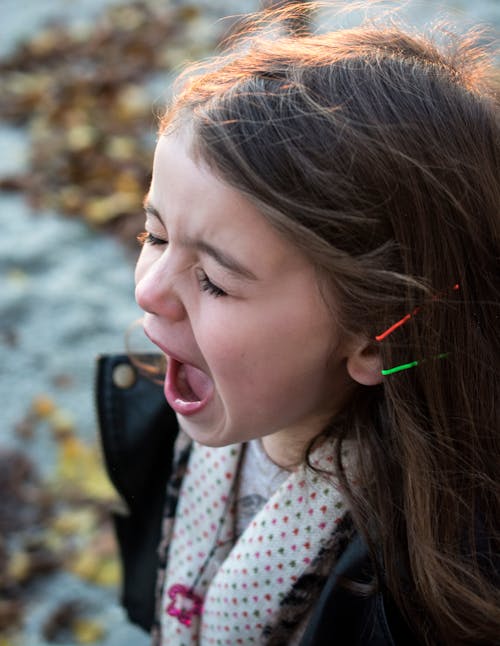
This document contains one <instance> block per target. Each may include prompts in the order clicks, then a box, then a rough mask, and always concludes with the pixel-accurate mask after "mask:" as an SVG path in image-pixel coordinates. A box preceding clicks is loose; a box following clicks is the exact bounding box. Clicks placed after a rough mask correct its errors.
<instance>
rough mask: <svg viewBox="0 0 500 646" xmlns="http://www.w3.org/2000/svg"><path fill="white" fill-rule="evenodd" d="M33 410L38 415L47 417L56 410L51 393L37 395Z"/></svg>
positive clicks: (32, 404) (32, 405) (32, 406)
mask: <svg viewBox="0 0 500 646" xmlns="http://www.w3.org/2000/svg"><path fill="white" fill-rule="evenodd" d="M31 410H32V411H33V413H34V414H35V415H36V416H37V417H41V418H47V417H49V415H52V414H53V413H54V412H55V410H56V405H55V402H54V400H53V399H52V397H50V396H49V395H37V396H36V397H35V398H34V399H33V402H32V403H31Z"/></svg>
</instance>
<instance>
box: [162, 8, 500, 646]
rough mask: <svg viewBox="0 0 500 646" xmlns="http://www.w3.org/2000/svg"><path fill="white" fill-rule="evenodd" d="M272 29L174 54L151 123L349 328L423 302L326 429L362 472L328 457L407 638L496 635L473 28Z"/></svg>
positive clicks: (487, 310) (492, 366)
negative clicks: (351, 449) (289, 245)
mask: <svg viewBox="0 0 500 646" xmlns="http://www.w3.org/2000/svg"><path fill="white" fill-rule="evenodd" d="M294 11H299V9H295V10H294ZM287 15H288V17H290V13H288V14H287ZM281 17H282V16H281ZM272 33H273V37H272V38H268V37H265V36H261V37H259V36H255V35H252V36H251V38H250V39H247V40H246V41H245V42H244V45H243V46H242V47H239V48H233V49H232V50H230V51H229V52H227V53H226V54H224V55H222V56H220V57H218V58H216V59H215V60H214V61H212V62H211V63H210V64H208V66H207V65H205V66H204V69H203V70H202V69H201V68H195V69H194V70H191V73H190V75H189V76H188V77H186V78H187V81H186V79H184V85H183V87H182V89H181V90H180V93H179V95H178V96H177V97H176V99H175V100H174V103H173V105H172V107H171V108H170V110H169V111H168V112H167V114H166V116H165V118H164V120H163V124H162V131H163V132H164V131H168V130H169V129H175V128H177V127H184V126H185V127H188V128H189V129H190V131H191V132H192V133H193V141H194V151H195V153H196V154H198V155H200V156H201V158H202V159H203V160H204V161H205V162H206V163H208V164H209V165H210V166H211V167H212V168H213V169H214V170H215V171H216V172H217V173H218V174H220V175H221V176H222V177H223V178H224V179H225V180H226V181H227V182H229V183H230V184H232V185H234V186H235V187H237V188H238V189H239V190H240V191H243V192H244V193H245V194H247V195H248V196H249V197H250V199H251V200H253V201H254V203H256V204H257V205H258V206H259V208H260V209H261V211H262V212H263V213H264V215H265V216H266V217H267V218H268V219H269V221H270V222H271V223H272V224H273V225H274V226H276V227H277V228H278V229H279V230H280V231H282V232H283V234H284V235H286V236H289V237H290V238H291V239H292V240H293V241H294V243H295V244H296V245H297V247H299V248H300V249H302V250H303V251H304V252H305V253H306V254H307V255H308V256H309V257H310V258H311V259H312V261H313V262H314V263H315V265H316V266H317V268H318V271H319V273H320V275H321V276H324V277H326V278H327V280H328V281H329V284H330V285H331V287H332V289H333V291H334V294H335V298H336V302H338V303H340V316H341V320H340V324H341V325H342V326H343V328H344V329H345V331H346V333H353V334H364V335H366V336H367V337H368V338H374V337H375V335H376V334H377V333H380V332H382V331H383V330H385V329H386V328H388V327H389V326H390V325H391V324H392V323H394V322H395V321H397V320H398V319H399V318H401V317H402V316H403V315H405V314H406V313H409V312H412V311H413V310H414V309H415V307H417V306H419V307H420V309H419V312H418V314H416V315H415V316H414V317H412V319H411V320H410V321H409V322H408V323H406V324H405V325H404V326H402V327H400V328H399V329H398V330H397V331H395V332H394V333H393V334H391V335H390V336H388V337H387V338H386V339H384V340H383V341H382V342H381V343H380V344H376V343H375V342H374V346H377V347H378V349H379V351H380V355H381V358H382V361H383V365H384V367H392V366H395V365H398V364H402V363H406V362H408V361H412V360H415V359H418V360H421V359H426V361H425V362H422V363H421V364H420V365H419V366H418V368H414V369H410V370H405V371H401V372H398V373H396V374H392V375H389V376H387V377H385V379H384V382H383V384H381V385H380V386H376V387H370V388H368V387H361V386H360V387H359V389H358V391H357V392H356V394H355V396H354V399H353V401H352V402H351V403H350V404H349V406H348V409H347V410H346V411H345V412H344V413H343V414H342V416H340V417H339V418H337V419H335V420H334V421H333V422H332V425H331V428H330V429H329V432H330V433H335V434H336V436H337V437H339V438H340V439H341V440H342V439H345V438H355V439H356V443H355V444H356V446H357V447H358V448H357V451H358V453H359V474H358V480H359V484H360V485H361V486H360V487H359V488H358V487H356V489H353V488H350V487H349V483H348V481H347V477H346V474H345V473H344V469H343V466H342V461H341V457H340V456H341V451H340V449H341V444H342V442H338V443H337V446H338V454H337V463H338V468H339V474H340V477H341V478H342V480H343V482H344V485H345V486H346V488H347V490H348V491H349V496H350V498H351V504H352V514H353V517H354V520H355V522H356V524H357V526H358V528H359V529H360V530H361V531H362V532H363V534H364V536H365V537H366V538H367V540H368V541H369V542H370V544H371V545H373V546H375V548H374V549H375V550H376V551H377V556H378V558H379V559H381V562H382V563H383V569H384V579H385V581H386V583H387V585H388V587H389V589H390V590H391V592H392V594H393V596H394V598H395V600H396V602H397V604H398V606H399V607H400V608H401V610H402V611H403V612H404V613H405V615H406V616H407V617H408V618H409V619H410V621H411V623H412V625H413V627H414V629H415V631H421V635H420V637H421V639H422V640H423V641H424V642H425V643H427V644H432V643H439V644H453V645H454V646H456V645H458V644H481V643H493V642H496V641H497V640H498V636H499V635H500V594H499V587H498V572H497V573H496V576H495V573H494V575H493V576H492V569H493V570H494V568H495V563H494V562H493V559H494V558H495V555H496V559H497V562H496V567H498V549H499V547H500V539H499V519H500V505H499V499H500V496H499V478H498V469H499V462H498V459H499V456H500V432H499V430H500V425H499V404H498V402H499V401H500V393H499V379H498V365H499V360H500V335H499V333H498V325H499V318H498V306H499V282H498V260H499V255H500V244H499V242H500V217H499V205H500V180H499V178H500V172H499V171H500V148H499V144H500V124H499V115H498V104H497V103H496V100H495V92H494V88H493V85H492V81H491V74H490V71H489V67H488V64H487V58H486V55H485V53H484V52H483V51H482V50H481V48H480V47H478V46H477V44H476V38H475V37H474V36H473V35H470V34H469V35H468V36H463V37H460V38H456V37H453V36H450V35H448V38H447V39H445V40H446V42H443V43H441V44H439V45H438V44H436V42H434V40H433V39H427V38H424V37H423V36H419V35H410V34H409V33H408V32H406V31H403V30H401V29H399V28H397V27H395V26H391V27H389V28H387V27H378V26H376V25H373V24H372V25H370V26H362V27H359V28H356V29H349V30H341V31H336V32H333V33H329V34H324V35H312V36H311V35H303V36H302V37H294V36H290V35H286V34H285V35H283V33H282V34H281V35H278V34H277V33H276V31H274V32H272ZM456 283H459V285H460V289H459V290H458V291H454V290H453V289H452V288H453V286H454V285H455V284H456ZM442 353H448V356H447V357H446V358H443V359H434V357H437V356H438V355H440V354H442ZM490 559H491V560H490ZM402 568H406V569H407V572H408V573H409V578H408V580H407V581H404V582H403V579H402V576H401V571H402ZM495 578H496V579H497V580H492V579H495ZM423 618H424V619H423Z"/></svg>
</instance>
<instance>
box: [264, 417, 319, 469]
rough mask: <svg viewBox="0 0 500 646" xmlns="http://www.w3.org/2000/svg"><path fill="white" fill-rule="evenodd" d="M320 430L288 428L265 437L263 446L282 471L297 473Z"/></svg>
mask: <svg viewBox="0 0 500 646" xmlns="http://www.w3.org/2000/svg"><path fill="white" fill-rule="evenodd" d="M322 428H323V425H322V426H321V427H320V430H317V428H316V425H315V430H314V431H313V430H310V429H309V430H305V429H304V428H286V429H283V430H281V431H276V432H275V433H271V435H265V436H264V437H263V438H261V439H262V446H263V447H264V451H265V452H266V454H267V456H268V457H269V459H270V460H272V461H273V462H274V464H276V465H278V466H279V467H281V468H282V469H286V470H287V471H296V470H297V469H298V467H299V466H300V465H301V464H302V463H303V462H304V459H305V456H306V451H307V447H308V446H309V444H310V443H311V442H312V440H313V439H314V438H315V437H317V436H318V435H319V433H320V432H321V429H322Z"/></svg>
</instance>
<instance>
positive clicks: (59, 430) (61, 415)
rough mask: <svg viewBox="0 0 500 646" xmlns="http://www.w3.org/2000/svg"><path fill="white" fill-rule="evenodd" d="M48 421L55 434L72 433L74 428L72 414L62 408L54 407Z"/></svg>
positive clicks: (64, 434)
mask: <svg viewBox="0 0 500 646" xmlns="http://www.w3.org/2000/svg"><path fill="white" fill-rule="evenodd" d="M49 423H50V427H51V430H52V432H53V433H54V435H56V436H61V437H62V436H66V435H68V434H72V433H73V432H74V430H75V420H74V419H73V415H72V414H71V413H70V412H68V411H66V410H63V409H62V408H56V409H55V410H54V411H53V412H52V414H51V415H50V417H49Z"/></svg>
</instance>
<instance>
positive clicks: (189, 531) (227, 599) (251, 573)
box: [153, 439, 352, 646]
mask: <svg viewBox="0 0 500 646" xmlns="http://www.w3.org/2000/svg"><path fill="white" fill-rule="evenodd" d="M183 442H184V445H182V443H183ZM180 444H181V447H180V448H179V449H178V461H177V462H178V463H177V473H176V477H174V479H173V481H172V482H173V485H172V484H171V487H172V486H173V493H174V494H176V493H180V495H179V496H178V504H177V496H176V495H173V496H171V498H170V500H167V508H168V509H167V519H166V523H165V527H164V536H163V544H162V547H161V553H162V556H163V560H164V563H165V565H166V569H165V572H164V574H165V576H164V577H163V576H162V577H160V579H159V586H160V587H161V591H160V590H158V592H159V593H160V595H159V602H160V603H159V604H158V611H159V613H158V619H159V625H158V626H157V629H156V630H155V631H154V633H153V637H154V642H153V643H155V644H158V645H159V644H161V646H167V644H168V645H169V646H195V645H199V644H201V645H202V646H208V645H211V644H214V645H219V644H228V645H234V644H266V645H268V646H271V645H273V644H274V645H278V644H283V643H289V640H290V639H291V637H292V636H293V635H294V634H296V632H297V629H298V628H299V626H300V624H301V622H302V621H303V619H304V618H305V617H306V616H307V613H308V612H309V611H310V608H311V606H312V604H313V602H314V600H315V599H316V598H317V595H318V593H319V591H320V589H321V587H322V585H323V583H324V581H325V579H326V577H327V575H328V573H329V571H330V569H331V567H332V565H333V563H334V562H335V561H336V560H337V558H338V556H339V554H340V553H341V551H342V550H343V549H344V547H345V545H346V544H347V542H348V540H349V538H350V536H351V535H352V523H351V522H350V520H349V517H348V515H346V510H345V508H344V503H343V500H342V496H341V494H340V492H339V489H338V488H337V487H336V486H335V481H334V480H333V478H332V477H331V476H328V478H327V477H325V476H324V475H323V474H322V473H321V470H324V471H331V468H332V464H331V455H332V451H331V447H329V449H330V450H329V451H327V450H325V448H323V449H317V450H316V451H315V452H314V453H313V455H312V460H311V463H312V465H313V466H314V467H315V468H316V469H318V471H314V470H311V469H310V468H307V467H306V466H304V467H301V468H299V469H298V470H297V471H295V472H293V473H291V474H290V476H289V477H288V479H287V480H286V481H285V482H284V483H283V484H282V485H281V486H280V487H279V489H278V490H277V491H276V492H275V494H274V495H273V496H272V497H271V498H270V499H269V500H268V502H267V503H266V505H265V506H264V507H263V508H262V509H261V510H260V511H259V512H258V513H257V514H256V516H255V517H254V519H253V520H252V522H251V523H250V525H249V526H248V527H247V528H246V530H245V531H244V532H243V534H242V535H241V536H240V537H238V538H236V537H235V515H234V514H235V504H233V503H234V500H233V499H234V492H235V489H236V484H237V477H238V466H239V464H240V456H241V451H242V446H240V445H235V446H228V447H221V448H207V447H203V446H201V445H199V444H197V443H192V446H191V450H190V455H189V459H188V460H187V459H186V458H187V444H186V441H185V439H184V440H181V442H180ZM179 456H180V457H179ZM174 514H175V520H173V518H172V517H173V516H174ZM193 586H194V588H193ZM179 590H181V591H182V590H184V591H186V590H188V591H189V595H192V596H189V597H188V598H186V597H185V595H183V594H182V593H179ZM197 598H199V599H200V600H202V604H201V603H200V604H199V607H197V608H194V606H196V605H197V602H196V599H197ZM184 608H187V610H188V615H189V620H188V621H185V622H182V621H180V620H179V616H178V615H179V614H180V612H181V611H182V610H183V609H184ZM197 611H199V612H197ZM158 628H159V629H160V630H158Z"/></svg>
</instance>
